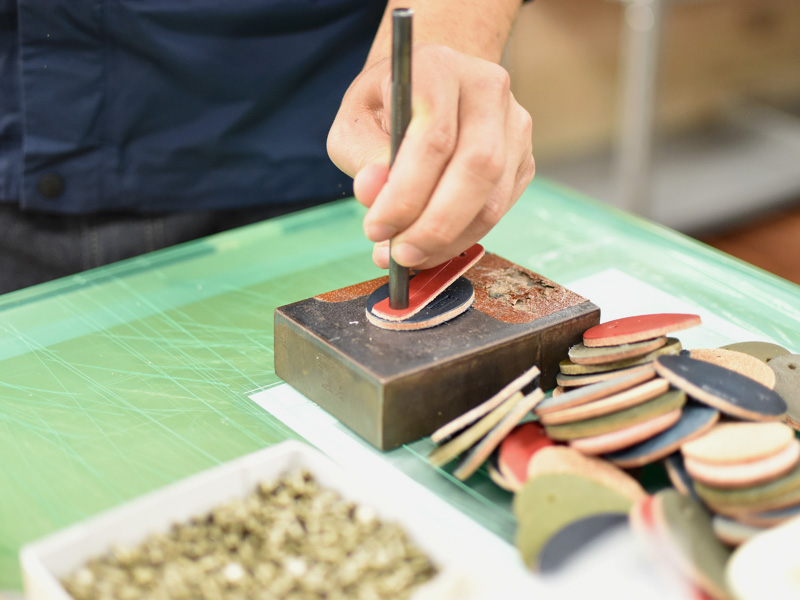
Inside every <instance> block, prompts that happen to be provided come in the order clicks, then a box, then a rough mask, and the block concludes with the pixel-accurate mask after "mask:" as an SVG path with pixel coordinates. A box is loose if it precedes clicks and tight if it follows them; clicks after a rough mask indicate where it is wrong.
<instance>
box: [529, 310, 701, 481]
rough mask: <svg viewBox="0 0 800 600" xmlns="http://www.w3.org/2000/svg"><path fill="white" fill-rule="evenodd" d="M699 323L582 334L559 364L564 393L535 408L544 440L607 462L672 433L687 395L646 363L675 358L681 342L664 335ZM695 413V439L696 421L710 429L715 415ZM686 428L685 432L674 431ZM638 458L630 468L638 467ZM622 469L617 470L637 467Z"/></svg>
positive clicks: (647, 322)
mask: <svg viewBox="0 0 800 600" xmlns="http://www.w3.org/2000/svg"><path fill="white" fill-rule="evenodd" d="M699 322H700V317H698V316H697V315H685V314H663V315H642V316H638V317H629V318H626V319H619V320H616V321H611V322H609V323H604V324H602V325H598V326H596V327H593V328H591V329H589V330H587V331H586V332H585V333H584V336H583V343H581V344H578V345H576V346H573V347H572V348H571V349H570V358H569V359H565V360H564V361H562V362H561V370H562V373H561V374H560V375H559V379H558V381H559V383H560V384H561V385H562V386H567V385H568V386H570V387H569V389H567V390H566V391H564V390H563V388H562V391H561V392H560V393H554V396H553V397H552V398H549V399H547V400H545V401H543V402H541V403H540V404H539V406H537V408H536V415H537V416H538V417H539V421H540V422H541V423H542V425H544V426H545V430H546V432H547V435H548V436H549V437H550V438H552V439H554V440H557V441H562V442H566V443H569V445H570V446H572V447H573V448H575V449H576V450H579V451H580V452H583V453H584V454H589V455H607V454H610V453H614V452H617V451H620V450H623V449H625V448H630V447H631V446H634V445H636V444H639V443H641V442H644V441H646V440H650V439H652V438H654V437H655V436H657V435H658V434H660V433H662V432H664V431H666V430H668V429H671V428H673V427H674V426H675V425H676V424H678V422H679V421H681V419H683V418H684V407H685V406H686V404H687V396H686V393H685V392H684V391H682V390H680V389H671V386H670V382H669V381H667V380H666V379H664V378H662V377H658V376H656V371H655V368H654V366H653V361H654V360H657V359H658V358H659V357H661V356H672V355H675V354H677V353H678V352H680V350H681V344H680V342H679V341H678V340H677V339H675V338H668V337H666V334H667V333H669V332H672V331H676V330H678V329H685V328H687V327H692V326H694V325H696V324H698V323H699ZM620 357H625V358H623V359H621V360H620ZM609 358H610V359H611V360H609ZM579 371H582V373H578V372H579ZM695 412H696V408H695V407H694V406H692V407H691V410H689V413H690V418H691V420H692V422H693V423H694V422H696V421H697V422H698V424H697V426H695V427H693V428H692V430H691V433H692V434H694V435H698V434H699V433H701V432H702V427H700V426H699V425H700V423H699V421H702V426H703V427H706V428H707V427H710V426H711V425H712V424H713V422H714V420H715V419H716V411H715V410H708V411H701V412H702V413H703V414H702V415H701V416H702V419H698V418H697V416H696V415H695V414H694V413H695ZM686 429H687V428H686V427H685V425H684V426H683V427H682V428H681V431H683V430H686ZM687 431H688V430H687ZM685 437H686V436H681V438H680V439H684V438H685ZM675 449H676V447H672V446H663V447H659V452H657V453H654V452H649V453H648V454H647V455H646V456H645V457H644V458H645V459H647V460H657V459H658V458H661V457H663V456H665V455H666V454H669V453H671V452H673V451H674V450H675ZM637 457H638V460H637V461H633V462H639V461H641V460H642V457H639V456H638V455H637ZM629 462H631V461H625V460H622V461H621V463H620V464H621V466H637V465H634V464H627V463H629Z"/></svg>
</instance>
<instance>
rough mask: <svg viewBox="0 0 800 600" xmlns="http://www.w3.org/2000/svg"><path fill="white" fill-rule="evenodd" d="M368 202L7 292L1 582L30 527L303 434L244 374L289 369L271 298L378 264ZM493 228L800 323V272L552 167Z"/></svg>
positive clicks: (757, 318) (732, 312)
mask: <svg viewBox="0 0 800 600" xmlns="http://www.w3.org/2000/svg"><path fill="white" fill-rule="evenodd" d="M363 212H364V211H363V209H362V208H361V207H360V206H359V205H358V204H357V203H355V202H354V201H353V200H346V201H341V202H337V203H334V204H331V205H327V206H323V207H319V208H316V209H312V210H308V211H304V212H302V213H297V214H294V215H290V216H287V217H283V218H280V219H276V220H273V221H270V222H265V223H261V224H257V225H253V226H250V227H245V228H242V229H238V230H235V231H231V232H227V233H223V234H220V235H216V236H213V237H209V238H205V239H202V240H198V241H195V242H191V243H188V244H184V245H181V246H178V247H175V248H170V249H167V250H163V251H160V252H155V253H152V254H148V255H145V256H142V257H138V258H135V259H131V260H128V261H124V262H121V263H116V264H113V265H109V266H107V267H103V268H100V269H96V270H93V271H88V272H85V273H82V274H80V275H75V276H73V277H68V278H65V279H60V280H57V281H53V282H50V283H46V284H43V285H39V286H35V287H32V288H28V289H26V290H22V291H19V292H14V293H11V294H7V295H5V296H2V297H0V382H2V383H1V384H0V385H2V388H1V389H0V490H2V492H0V493H2V501H0V589H19V588H20V587H21V578H20V574H19V565H18V560H17V553H18V551H19V548H20V546H21V545H22V544H24V543H25V542H28V541H30V540H33V539H36V538H39V537H41V536H43V535H46V534H48V533H50V532H52V531H55V530H57V529H60V528H62V527H64V526H66V525H68V524H70V523H73V522H75V521H78V520H80V519H83V518H86V517H89V516H92V515H94V514H96V513H98V512H100V511H102V510H105V509H108V508H110V507H113V506H115V505H118V504H119V503H121V502H123V501H125V500H128V499H131V498H134V497H136V496H138V495H140V494H142V493H144V492H147V491H151V490H154V489H156V488H158V487H161V486H163V485H165V484H167V483H170V482H173V481H176V480H177V479H180V478H182V477H185V476H187V475H190V474H192V473H195V472H197V471H200V470H202V469H205V468H208V467H210V466H213V465H217V464H220V463H222V462H224V461H227V460H230V459H233V458H235V457H238V456H241V455H243V454H246V453H249V452H252V451H254V450H257V449H259V448H262V447H264V446H268V445H270V444H273V443H276V442H278V441H281V440H285V439H289V438H293V437H297V436H296V434H295V433H294V432H293V431H291V430H290V429H288V428H287V427H286V426H284V425H283V424H282V423H280V422H278V421H277V420H275V419H274V418H273V417H272V416H271V415H269V414H268V413H267V412H266V411H264V410H262V409H261V408H260V407H258V406H257V405H256V404H255V403H254V402H252V401H251V400H250V399H249V398H248V392H249V391H251V390H254V389H258V388H263V387H264V386H268V385H270V384H274V383H276V382H277V381H278V380H277V377H276V376H275V374H274V372H273V357H272V328H273V317H272V315H273V311H274V309H275V308H276V307H278V306H280V305H283V304H287V303H289V302H293V301H296V300H301V299H304V298H308V297H310V296H313V295H316V294H318V293H321V292H324V291H328V290H333V289H337V288H340V287H343V286H346V285H349V284H352V283H356V282H359V281H363V280H366V279H371V278H373V277H376V276H378V275H380V274H381V273H380V271H379V270H378V269H377V268H375V267H374V265H373V264H372V262H371V259H370V256H371V244H370V243H369V242H368V241H367V240H366V239H365V238H364V236H363V234H362V231H361V219H362V217H363ZM484 245H485V246H486V247H487V249H488V250H490V251H492V252H496V253H498V254H500V255H502V256H504V257H506V258H508V259H510V260H512V261H514V262H516V263H518V264H520V265H523V266H525V267H528V268H531V269H533V270H535V271H537V272H539V273H542V274H543V275H545V276H547V277H550V278H551V279H554V280H556V281H562V282H566V281H570V280H574V279H576V278H579V277H583V276H586V275H590V274H592V273H595V272H598V271H600V270H602V269H606V268H609V267H614V268H617V269H619V270H621V271H623V272H625V273H627V274H630V275H632V276H634V277H636V278H637V279H640V280H642V281H645V282H647V283H650V284H652V285H655V286H658V287H659V288H661V289H663V290H665V291H667V292H669V293H671V294H673V295H674V296H677V297H679V298H684V299H690V300H691V301H692V302H695V303H699V304H700V305H702V306H704V307H706V308H709V309H711V310H714V311H715V312H717V313H718V314H720V315H723V316H724V317H725V318H726V319H728V320H730V321H732V322H734V323H737V324H739V325H741V326H742V327H745V328H748V329H750V330H753V331H758V332H761V333H762V334H763V335H766V336H768V337H770V338H772V339H774V340H775V341H777V342H778V343H785V344H786V345H787V346H790V347H791V346H797V343H798V340H800V308H799V307H800V288H798V286H796V285H794V284H791V283H789V282H787V281H785V280H782V279H780V278H778V277H775V276H772V275H770V274H768V273H766V272H763V271H760V270H758V269H755V268H753V267H751V266H749V265H746V264H745V263H742V262H740V261H737V260H735V259H733V258H731V257H729V256H727V255H724V254H722V253H719V252H717V251H715V250H713V249H711V248H708V247H706V246H703V245H701V244H699V243H697V242H695V241H693V240H691V239H689V238H686V237H684V236H682V235H680V234H677V233H675V232H672V231H670V230H667V229H665V228H662V227H660V226H657V225H654V224H651V223H649V222H646V221H643V220H641V219H639V218H636V217H633V216H630V215H627V214H624V213H620V212H617V211H614V210H612V209H609V208H608V207H606V206H604V205H601V204H598V203H595V202H593V201H591V200H589V199H586V198H584V197H580V196H578V195H576V194H575V193H573V192H571V191H569V190H565V189H563V188H560V187H557V186H555V185H553V184H550V183H548V182H546V181H539V180H537V181H536V182H535V183H534V184H533V185H532V186H531V187H530V188H529V189H528V190H527V191H526V192H525V194H524V195H523V197H522V199H521V200H520V201H519V202H518V203H517V205H516V206H515V207H514V209H512V212H511V213H510V214H509V215H508V216H507V217H506V218H505V219H504V220H503V222H502V223H501V224H500V225H498V226H497V227H496V228H495V230H494V231H493V232H492V233H491V234H490V235H489V236H487V238H486V239H485V240H484ZM620 293H624V290H620ZM479 484H480V483H479ZM479 484H477V485H479ZM474 485H476V484H472V483H471V484H470V485H463V486H461V487H460V488H454V489H453V491H452V494H453V495H454V496H457V495H458V494H463V495H464V496H469V495H470V493H471V492H472V491H473V490H472V487H473V486H474ZM455 500H456V504H458V502H457V498H455ZM476 518H479V517H476Z"/></svg>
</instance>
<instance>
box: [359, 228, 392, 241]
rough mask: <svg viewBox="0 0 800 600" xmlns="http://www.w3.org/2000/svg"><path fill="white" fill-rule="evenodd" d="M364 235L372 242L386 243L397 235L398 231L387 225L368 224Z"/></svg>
mask: <svg viewBox="0 0 800 600" xmlns="http://www.w3.org/2000/svg"><path fill="white" fill-rule="evenodd" d="M364 233H365V234H366V235H367V238H368V239H369V240H370V241H372V242H384V241H386V240H388V239H389V238H391V237H392V236H393V235H394V234H395V233H397V230H396V229H395V228H394V227H392V226H391V225H387V224H386V223H367V224H366V225H364Z"/></svg>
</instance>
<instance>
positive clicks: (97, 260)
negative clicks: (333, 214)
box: [0, 200, 323, 294]
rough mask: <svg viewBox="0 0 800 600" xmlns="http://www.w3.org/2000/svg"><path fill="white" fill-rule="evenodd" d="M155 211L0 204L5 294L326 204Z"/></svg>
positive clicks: (0, 271) (0, 279)
mask: <svg viewBox="0 0 800 600" xmlns="http://www.w3.org/2000/svg"><path fill="white" fill-rule="evenodd" d="M321 202H323V201H322V200H314V201H308V202H304V203H299V204H290V205H277V206H269V207H263V208H256V209H237V210H226V211H199V212H172V213H155V214H105V215H88V216H83V215H55V214H45V213H32V212H31V213H29V212H23V211H21V210H19V207H18V206H17V205H15V204H4V203H0V293H2V294H4V293H6V292H10V291H13V290H17V289H20V288H23V287H28V286H30V285H34V284H37V283H42V282H44V281H48V280H50V279H55V278H57V277H64V276H66V275H72V274H74V273H78V272H80V271H85V270H86V269H92V268H94V267H99V266H101V265H106V264H108V263H112V262H115V261H118V260H122V259H125V258H130V257H132V256H137V255H139V254H143V253H145V252H151V251H153V250H159V249H161V248H166V247H167V246H172V245H174V244H179V243H181V242H186V241H189V240H193V239H196V238H199V237H203V236H206V235H211V234H213V233H219V232H220V231H225V230H227V229H232V228H234V227H240V226H243V225H248V224H250V223H255V222H257V221H262V220H264V219H269V218H271V217H276V216H279V215H283V214H286V213H290V212H293V211H296V210H300V209H302V208H307V207H309V206H314V205H316V204H320V203H321Z"/></svg>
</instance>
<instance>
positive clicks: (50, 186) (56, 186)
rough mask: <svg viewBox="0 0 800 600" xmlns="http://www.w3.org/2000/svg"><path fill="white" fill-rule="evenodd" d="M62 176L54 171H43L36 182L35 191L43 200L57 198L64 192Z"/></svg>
mask: <svg viewBox="0 0 800 600" xmlns="http://www.w3.org/2000/svg"><path fill="white" fill-rule="evenodd" d="M64 188H65V183H64V178H63V177H62V176H61V175H58V174H56V173H45V174H44V175H42V176H41V177H40V178H39V182H38V183H37V184H36V191H37V192H39V195H40V196H41V197H42V198H44V199H45V200H58V199H59V198H60V197H61V196H62V195H63V194H64Z"/></svg>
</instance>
